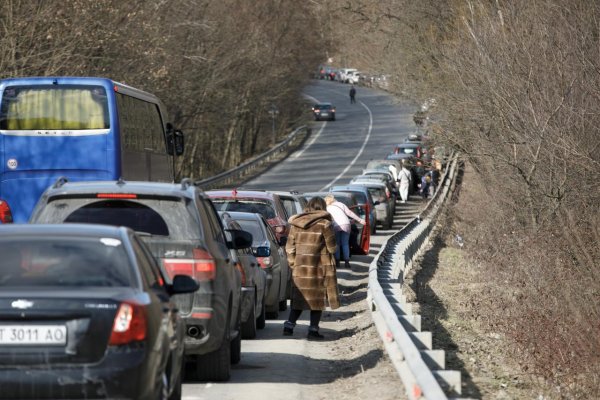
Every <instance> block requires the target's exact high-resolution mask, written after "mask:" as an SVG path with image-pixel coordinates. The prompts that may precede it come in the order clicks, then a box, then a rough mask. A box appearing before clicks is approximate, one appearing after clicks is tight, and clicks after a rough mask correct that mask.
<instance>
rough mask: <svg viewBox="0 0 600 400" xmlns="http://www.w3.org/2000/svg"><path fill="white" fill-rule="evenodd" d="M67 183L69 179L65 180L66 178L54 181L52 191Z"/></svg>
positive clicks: (62, 177)
mask: <svg viewBox="0 0 600 400" xmlns="http://www.w3.org/2000/svg"><path fill="white" fill-rule="evenodd" d="M67 182H69V179H67V177H66V176H61V177H59V178H58V179H57V180H56V182H54V185H52V189H58V188H60V187H62V186H63V185H64V184H65V183H67Z"/></svg>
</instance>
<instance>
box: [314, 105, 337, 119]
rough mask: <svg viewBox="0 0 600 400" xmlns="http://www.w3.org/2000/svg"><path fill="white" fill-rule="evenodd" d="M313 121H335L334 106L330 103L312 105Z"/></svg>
mask: <svg viewBox="0 0 600 400" xmlns="http://www.w3.org/2000/svg"><path fill="white" fill-rule="evenodd" d="M312 112H313V116H314V117H315V121H322V120H329V121H335V106H334V105H333V104H331V103H317V104H315V105H313V107H312Z"/></svg>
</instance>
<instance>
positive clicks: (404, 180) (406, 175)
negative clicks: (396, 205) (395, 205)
mask: <svg viewBox="0 0 600 400" xmlns="http://www.w3.org/2000/svg"><path fill="white" fill-rule="evenodd" d="M410 178H411V173H410V170H409V169H408V168H407V167H406V162H405V161H404V160H402V169H401V170H400V172H399V173H398V182H399V183H400V198H401V199H402V200H401V202H402V203H406V201H407V200H408V190H409V188H410Z"/></svg>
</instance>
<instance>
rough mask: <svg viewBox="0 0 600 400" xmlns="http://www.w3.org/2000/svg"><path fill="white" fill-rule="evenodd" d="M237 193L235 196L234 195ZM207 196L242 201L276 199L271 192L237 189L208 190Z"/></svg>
mask: <svg viewBox="0 0 600 400" xmlns="http://www.w3.org/2000/svg"><path fill="white" fill-rule="evenodd" d="M234 191H235V194H234ZM204 193H206V195H207V196H208V197H211V198H213V197H225V198H232V199H234V198H241V199H245V198H254V199H267V200H274V199H275V198H276V196H277V195H276V194H274V193H271V192H266V191H264V190H243V189H240V190H237V189H231V190H223V189H215V190H208V191H206V192H204Z"/></svg>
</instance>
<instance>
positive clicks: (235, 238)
mask: <svg viewBox="0 0 600 400" xmlns="http://www.w3.org/2000/svg"><path fill="white" fill-rule="evenodd" d="M227 231H228V232H229V233H230V234H231V242H227V247H228V248H230V249H247V248H248V247H252V234H251V233H249V232H246V231H242V230H239V229H228V230H227Z"/></svg>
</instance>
